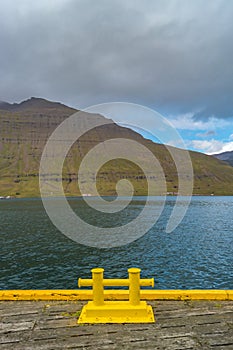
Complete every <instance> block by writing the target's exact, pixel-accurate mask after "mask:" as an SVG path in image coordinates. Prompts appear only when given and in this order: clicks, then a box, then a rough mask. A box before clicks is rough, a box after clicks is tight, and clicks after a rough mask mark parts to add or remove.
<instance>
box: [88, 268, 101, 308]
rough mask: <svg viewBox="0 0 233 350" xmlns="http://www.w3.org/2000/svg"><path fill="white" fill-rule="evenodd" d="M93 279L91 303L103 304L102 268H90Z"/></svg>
mask: <svg viewBox="0 0 233 350" xmlns="http://www.w3.org/2000/svg"><path fill="white" fill-rule="evenodd" d="M91 272H92V281H93V304H94V305H95V306H101V305H104V286H103V278H104V269H102V268H100V267H99V268H95V269H92V270H91Z"/></svg>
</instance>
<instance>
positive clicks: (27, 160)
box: [0, 98, 233, 197]
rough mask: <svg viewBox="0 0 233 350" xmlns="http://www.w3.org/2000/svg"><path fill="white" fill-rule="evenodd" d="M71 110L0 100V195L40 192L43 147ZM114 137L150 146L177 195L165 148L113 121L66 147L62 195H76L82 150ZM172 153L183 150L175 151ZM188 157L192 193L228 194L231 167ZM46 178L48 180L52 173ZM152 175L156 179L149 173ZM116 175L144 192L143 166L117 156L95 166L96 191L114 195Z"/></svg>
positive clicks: (202, 157)
mask: <svg viewBox="0 0 233 350" xmlns="http://www.w3.org/2000/svg"><path fill="white" fill-rule="evenodd" d="M74 112H75V110H74V109H72V108H69V107H67V106H64V105H62V104H60V103H54V102H49V101H46V100H44V99H37V98H31V99H30V100H27V101H24V102H22V103H21V104H7V103H0V196H7V195H10V196H15V197H33V196H39V195H40V192H39V185H38V173H39V164H40V157H41V154H42V151H43V148H44V145H45V143H46V141H47V139H48V137H49V136H50V135H51V133H52V132H53V130H54V129H55V128H56V127H57V126H58V125H59V124H60V123H61V122H62V121H63V120H64V119H65V118H67V117H68V116H70V115H71V114H73V113H74ZM90 118H91V115H90ZM103 118H104V117H103ZM118 137H121V138H128V139H132V140H136V141H137V142H140V143H142V144H143V145H145V146H146V147H147V148H148V149H150V150H151V151H152V152H153V153H154V155H155V156H156V157H157V159H158V160H159V162H160V164H161V166H162V168H163V170H164V173H165V176H166V181H167V192H171V193H177V191H178V178H177V171H176V167H175V164H174V162H173V160H172V158H171V156H170V153H169V152H168V150H167V148H166V147H165V146H163V145H160V144H156V143H153V142H152V141H150V140H146V139H144V138H143V137H142V136H141V135H139V134H137V133H136V132H134V131H132V130H131V129H128V128H123V127H120V126H118V125H116V124H114V123H113V124H109V125H105V126H102V127H98V128H95V129H94V130H92V131H90V132H88V133H86V134H85V135H83V136H82V137H81V138H80V139H79V140H78V141H77V142H75V144H74V145H73V146H72V148H71V149H70V151H69V153H68V155H67V158H66V161H65V163H64V168H63V186H64V190H65V193H66V194H67V195H70V196H71V195H79V194H80V191H79V188H78V184H77V170H78V166H79V164H80V162H81V160H82V158H83V157H84V156H85V154H86V153H87V152H88V151H89V150H90V149H92V147H93V146H94V145H97V144H99V143H100V142H102V141H104V140H107V139H112V138H118ZM176 152H178V153H179V152H181V153H182V152H183V151H182V150H178V149H176ZM190 155H191V159H192V163H193V169H194V191H193V192H194V194H212V193H214V194H216V195H233V168H232V167H231V166H229V165H227V164H226V163H225V162H222V161H220V160H218V159H216V158H214V157H211V156H207V155H204V154H201V153H198V152H191V151H190ZM139 157H140V154H139ZM45 176H47V177H50V178H51V174H45ZM151 178H152V180H153V181H156V178H154V179H153V174H151ZM120 179H128V180H130V181H131V182H132V184H133V186H134V194H135V195H145V194H147V181H146V179H145V175H144V173H143V172H142V170H141V169H140V168H138V166H136V165H135V164H133V163H132V162H129V161H126V160H122V159H115V160H112V161H110V162H108V163H106V164H105V165H104V166H103V167H102V168H101V169H100V171H99V173H98V177H97V188H98V190H99V192H100V194H101V195H114V194H115V193H116V192H115V191H116V183H117V181H118V180H120ZM52 181H54V182H56V181H57V178H56V175H53V176H52ZM86 188H87V189H88V183H87V184H86ZM184 194H185V193H184Z"/></svg>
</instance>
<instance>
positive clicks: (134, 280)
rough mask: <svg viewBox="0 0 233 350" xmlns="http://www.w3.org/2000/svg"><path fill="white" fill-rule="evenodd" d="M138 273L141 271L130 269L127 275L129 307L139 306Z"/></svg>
mask: <svg viewBox="0 0 233 350" xmlns="http://www.w3.org/2000/svg"><path fill="white" fill-rule="evenodd" d="M140 272H141V269H137V268H135V267H131V268H130V269H128V273H129V303H130V304H131V305H139V304H140Z"/></svg>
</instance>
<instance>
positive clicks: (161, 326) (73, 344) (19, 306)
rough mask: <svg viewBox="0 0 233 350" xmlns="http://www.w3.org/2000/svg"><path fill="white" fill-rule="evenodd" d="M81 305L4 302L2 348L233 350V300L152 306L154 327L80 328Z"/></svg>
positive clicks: (0, 308)
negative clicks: (78, 322) (154, 320)
mask: <svg viewBox="0 0 233 350" xmlns="http://www.w3.org/2000/svg"><path fill="white" fill-rule="evenodd" d="M84 304H85V302H83V301H68V302H67V301H1V302H0V349H1V350H12V349H14V350H31V349H38V350H39V349H40V350H44V349H46V350H47V349H50V350H57V349H88V350H92V349H95V350H100V349H101V350H102V349H106V350H112V349H117V350H119V349H124V350H128V349H134V350H135V349H138V350H139V349H140V350H141V349H150V350H157V349H158V350H167V349H169V350H191V349H204V350H208V349H212V350H220V349H221V350H233V301H150V302H149V304H150V305H152V307H153V310H154V314H155V318H156V323H154V324H98V325H77V318H78V317H79V315H80V311H81V308H82V306H83V305H84Z"/></svg>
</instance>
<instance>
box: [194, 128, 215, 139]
mask: <svg viewBox="0 0 233 350" xmlns="http://www.w3.org/2000/svg"><path fill="white" fill-rule="evenodd" d="M215 135H216V131H214V130H209V131H206V132H203V133H198V134H197V135H196V136H197V137H202V138H206V137H210V136H215Z"/></svg>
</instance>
